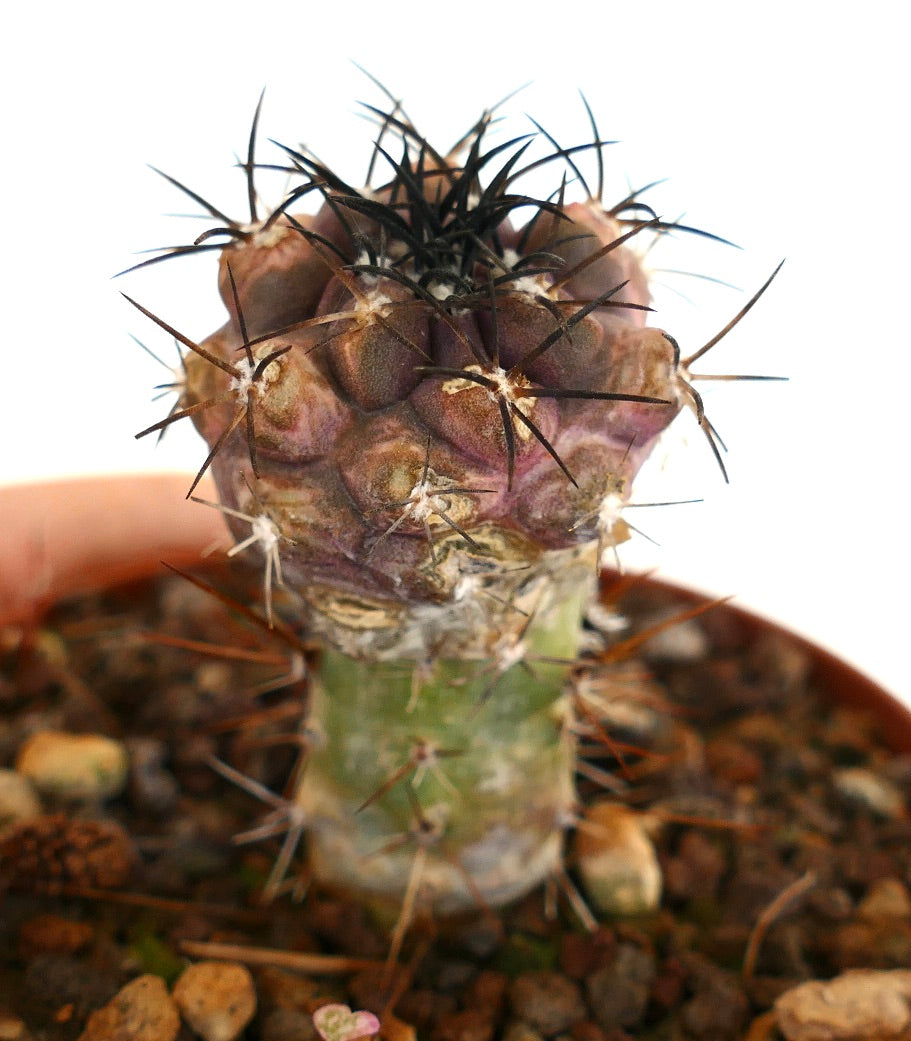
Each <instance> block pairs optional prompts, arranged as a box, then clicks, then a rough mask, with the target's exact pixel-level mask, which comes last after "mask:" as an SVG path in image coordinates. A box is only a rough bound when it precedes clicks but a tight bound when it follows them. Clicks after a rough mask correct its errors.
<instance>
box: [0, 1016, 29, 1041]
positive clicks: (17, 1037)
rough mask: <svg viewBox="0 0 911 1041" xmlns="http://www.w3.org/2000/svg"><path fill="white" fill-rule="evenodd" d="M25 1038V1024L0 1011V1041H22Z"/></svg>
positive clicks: (26, 1033)
mask: <svg viewBox="0 0 911 1041" xmlns="http://www.w3.org/2000/svg"><path fill="white" fill-rule="evenodd" d="M27 1036H28V1028H27V1027H26V1025H25V1022H24V1021H23V1020H21V1019H20V1018H19V1017H18V1016H13V1015H10V1014H9V1013H8V1012H4V1011H3V1010H2V1009H0V1041H24V1039H25V1038H26V1037H27Z"/></svg>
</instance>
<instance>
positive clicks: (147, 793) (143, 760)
mask: <svg viewBox="0 0 911 1041" xmlns="http://www.w3.org/2000/svg"><path fill="white" fill-rule="evenodd" d="M126 748H127V751H128V754H129V758H130V775H129V793H130V801H131V802H132V804H133V806H134V807H135V808H136V809H138V810H143V811H146V812H149V813H154V814H156V815H157V816H164V815H165V814H169V813H172V812H173V811H174V809H175V807H176V806H177V800H178V797H179V795H180V786H179V785H178V784H177V780H176V778H175V777H174V775H173V774H172V773H171V772H170V771H169V770H167V769H166V768H165V766H164V761H165V758H166V756H167V751H168V750H167V746H166V745H165V743H164V742H163V741H160V740H159V739H158V738H154V737H131V738H128V739H127V741H126Z"/></svg>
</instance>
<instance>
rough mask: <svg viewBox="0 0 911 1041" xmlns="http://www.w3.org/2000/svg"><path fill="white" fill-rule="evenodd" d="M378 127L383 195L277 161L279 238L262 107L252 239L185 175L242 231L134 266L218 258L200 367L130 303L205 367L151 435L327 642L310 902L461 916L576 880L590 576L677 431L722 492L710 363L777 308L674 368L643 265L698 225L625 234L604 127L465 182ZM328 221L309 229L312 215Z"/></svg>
mask: <svg viewBox="0 0 911 1041" xmlns="http://www.w3.org/2000/svg"><path fill="white" fill-rule="evenodd" d="M586 107H587V106H586ZM369 112H370V113H371V115H372V116H373V117H374V118H375V119H376V121H377V123H378V126H379V134H378V138H377V141H376V143H375V146H374V152H373V159H372V161H371V176H368V187H366V188H360V189H359V188H355V187H352V186H351V185H350V184H348V183H347V182H346V181H345V180H343V179H342V178H341V177H340V176H339V175H337V174H336V173H334V172H333V171H332V170H330V169H328V168H327V167H326V166H325V165H323V164H322V163H321V162H320V161H319V160H317V159H316V158H315V157H314V156H313V155H312V154H310V153H309V152H308V151H306V150H303V149H295V148H284V159H283V165H284V167H285V168H286V169H287V170H288V171H289V172H290V173H291V174H292V176H293V177H294V178H295V179H296V183H297V186H296V187H294V188H293V189H292V190H291V191H290V192H289V193H288V195H287V197H286V198H285V199H284V201H283V202H282V203H281V205H280V206H278V207H277V208H276V209H274V210H273V211H271V212H270V213H269V214H268V215H266V216H265V217H263V216H261V214H260V213H259V206H258V201H257V197H256V192H255V189H254V187H253V177H254V171H255V170H256V168H257V163H256V160H255V156H254V147H255V142H256V135H257V123H258V119H259V108H257V113H256V118H255V119H254V124H253V130H252V132H251V136H250V146H249V152H248V155H247V159H246V162H245V164H243V165H244V166H245V169H246V174H247V178H248V185H249V201H250V220H249V221H248V222H246V223H240V222H236V221H231V220H228V219H227V218H226V217H225V216H224V215H223V214H222V213H221V212H220V211H218V210H217V209H215V208H214V207H212V206H210V205H209V204H208V203H205V201H204V200H203V199H202V198H201V197H200V196H198V195H196V194H195V193H194V192H191V191H190V190H189V189H187V188H185V187H184V186H183V185H182V184H181V183H180V182H178V181H174V180H173V178H170V177H168V179H169V180H171V181H172V183H173V184H174V185H175V186H176V187H178V188H179V189H181V190H183V191H184V192H186V193H188V194H189V195H191V197H192V198H193V199H195V200H196V201H197V202H199V203H201V204H203V205H204V206H205V208H206V209H207V210H208V211H209V212H210V213H211V214H213V215H214V216H215V217H216V219H218V220H219V221H221V222H222V225H221V226H219V227H217V228H215V229H213V230H212V231H210V232H207V233H206V234H205V235H203V236H201V237H200V238H199V239H198V240H197V241H196V242H195V243H194V244H192V245H189V246H186V247H179V248H177V249H173V250H169V251H166V252H164V253H162V254H161V255H160V256H158V257H155V258H154V259H153V260H152V261H145V262H144V263H146V264H147V263H154V262H155V261H157V260H161V259H165V258H167V257H171V256H174V255H175V254H176V255H180V254H185V253H193V252H196V251H200V250H210V249H216V250H217V251H218V253H219V288H220V291H221V295H222V297H223V300H224V303H225V305H226V307H227V310H228V312H229V320H228V322H227V323H226V324H225V325H224V327H223V328H221V329H220V330H218V331H217V332H215V333H214V334H212V335H211V336H209V337H208V338H207V339H205V340H203V341H201V342H196V341H194V340H192V339H190V338H189V337H187V336H185V335H184V334H183V333H181V332H179V331H177V330H175V329H173V328H172V327H171V326H170V325H168V324H167V323H166V322H165V321H163V320H162V319H161V318H159V317H158V316H156V315H154V314H153V313H152V312H151V311H149V310H147V309H146V308H145V307H143V306H142V305H140V304H138V303H135V301H131V302H133V303H135V306H136V307H138V308H139V310H140V311H142V312H143V313H144V314H145V315H146V316H148V318H150V319H151V320H152V321H153V322H155V323H156V324H157V325H159V326H160V327H161V328H163V329H164V330H166V331H167V332H169V333H171V334H173V335H174V336H175V337H176V338H177V339H178V340H179V341H180V342H181V343H182V344H183V345H184V346H185V347H186V348H187V353H186V355H185V358H184V372H183V375H182V378H181V380H180V381H179V384H178V385H177V390H178V392H179V400H178V402H177V404H176V405H175V407H174V408H173V409H172V410H171V412H170V413H169V414H168V416H167V417H166V418H164V419H162V420H161V421H160V422H158V423H156V424H154V425H153V426H151V427H149V428H148V429H146V430H143V431H141V432H140V433H139V434H138V435H137V436H138V437H142V436H144V435H147V434H150V433H153V432H156V431H157V432H163V431H164V430H165V429H166V428H167V427H168V426H169V425H170V424H172V423H174V422H176V421H177V420H179V419H182V418H185V417H190V418H191V419H192V421H193V422H194V423H195V425H196V427H197V429H198V430H199V432H200V434H201V435H202V436H203V438H204V439H205V441H206V442H207V444H208V447H209V453H208V456H207V457H206V459H205V461H204V462H203V464H202V466H201V467H200V469H199V471H198V474H197V477H196V480H194V482H193V486H192V487H191V489H190V494H192V493H193V492H195V490H196V485H197V483H198V481H199V479H200V477H201V476H202V475H203V474H204V473H205V472H206V471H207V470H211V472H212V474H213V475H214V478H215V481H216V484H217V486H218V489H219V494H220V500H221V501H220V503H219V504H217V505H218V508H220V509H222V510H223V512H224V513H225V515H226V518H227V520H228V523H229V525H230V527H231V529H232V531H233V533H234V535H235V536H236V539H237V545H236V546H235V548H234V550H233V551H232V552H240V551H246V550H250V551H255V552H257V553H259V555H260V557H261V559H262V563H263V568H264V599H265V610H266V614H267V616H268V619H269V622H270V624H272V622H273V614H274V608H273V603H272V600H273V591H274V586H276V585H281V586H283V587H284V588H285V589H286V590H288V591H289V594H290V596H289V598H288V602H290V603H292V606H293V610H294V621H293V624H294V625H295V627H296V628H298V629H299V630H300V631H301V632H305V633H306V634H307V636H308V638H313V639H318V640H319V642H320V644H321V651H320V653H319V656H318V660H317V661H316V662H315V663H314V665H313V669H312V672H311V693H310V704H309V707H308V722H307V727H306V736H307V741H308V751H307V756H306V762H305V768H304V769H303V771H302V777H301V780H300V783H299V786H298V789H297V794H296V804H297V805H296V813H297V816H298V819H299V820H301V821H302V822H303V824H304V827H305V829H306V832H307V842H308V860H309V869H310V871H311V872H312V875H313V876H314V877H315V878H316V879H318V880H319V881H321V882H323V883H325V884H328V885H331V886H334V887H336V888H340V889H343V890H345V891H349V892H351V893H354V894H356V895H357V896H358V897H360V898H361V899H363V900H367V901H371V902H374V903H383V902H391V904H392V905H393V906H398V905H400V904H402V903H403V902H404V904H405V906H406V907H407V908H408V909H409V911H410V912H411V911H416V910H423V911H426V912H429V913H433V914H436V915H446V914H452V913H457V912H460V911H463V910H466V909H470V908H473V907H477V906H479V905H480V906H496V905H500V904H503V903H504V902H506V901H509V900H512V899H514V898H516V897H517V896H519V895H520V894H523V893H525V892H526V891H528V890H529V889H530V888H531V887H533V886H535V885H536V884H537V883H539V882H540V881H541V880H543V879H545V878H547V877H548V876H550V875H553V874H554V873H556V872H559V871H560V870H561V864H562V859H561V858H562V855H563V845H564V838H565V833H566V831H567V829H568V828H569V827H570V826H571V824H572V822H573V820H574V815H575V813H576V804H575V795H574V785H573V775H574V740H573V732H574V726H573V712H574V702H573V696H572V687H571V679H572V673H573V669H574V665H575V663H576V662H577V659H578V655H579V647H580V635H581V632H582V620H583V616H584V613H585V611H586V608H587V606H588V605H589V603H590V601H591V598H592V595H593V591H594V587H595V581H596V576H597V570H598V566H599V562H600V560H601V558H602V556H603V555H604V553H607V552H612V551H613V549H614V548H615V547H616V545H617V544H619V543H621V542H622V541H623V540H624V539H625V538H627V537H628V534H629V529H628V527H627V525H626V523H625V521H624V520H623V517H622V511H623V507H624V505H625V504H627V503H628V502H629V499H630V494H631V489H632V486H633V481H634V478H635V476H636V474H637V472H638V470H639V469H640V467H641V465H642V464H643V462H644V460H645V459H646V457H647V456H648V455H649V453H650V451H651V450H652V448H653V446H654V445H655V443H656V440H657V439H658V438H659V436H660V435H661V433H662V431H664V430H665V429H666V428H667V427H668V425H669V424H670V423H671V422H672V421H673V420H674V419H675V417H676V416H677V415H678V414H679V413H680V412H681V411H682V410H683V409H685V408H688V409H689V410H691V411H692V412H693V413H694V414H695V416H696V419H697V421H698V423H699V425H700V426H701V428H702V429H703V431H704V432H705V434H706V436H707V438H708V441H709V443H710V444H711V446H712V449H713V451H714V452H715V455H716V457H717V458H718V460H719V463H720V454H719V451H718V440H717V437H716V435H715V432H714V430H713V428H712V426H711V424H710V423H709V421H708V420H707V419H706V417H705V414H704V411H703V408H702V402H701V399H700V397H699V395H698V393H697V391H696V390H695V389H694V387H693V382H692V381H693V379H694V378H695V377H694V376H693V374H692V373H691V372H690V365H691V364H692V362H693V361H694V360H695V359H696V358H698V357H701V356H702V355H703V354H704V353H705V351H706V350H707V349H708V348H709V347H711V346H712V345H713V344H714V343H715V342H717V340H718V339H720V337H721V336H722V335H724V333H726V332H727V331H728V330H729V329H730V328H731V327H732V326H733V325H734V324H735V323H736V321H738V320H739V318H740V317H741V316H742V315H743V314H745V313H746V311H747V310H748V309H749V308H750V307H751V306H752V304H753V302H755V300H756V299H757V298H758V296H759V295H760V294H761V292H762V291H763V290H764V289H765V286H763V289H761V290H760V291H759V293H757V294H756V296H754V297H753V299H752V300H751V301H750V302H749V303H748V304H747V306H746V307H745V308H743V310H742V311H741V312H740V314H738V315H737V316H735V318H734V319H733V320H732V321H731V322H729V323H728V325H727V326H726V327H725V328H724V329H723V330H722V332H721V333H720V334H719V335H718V336H717V337H715V338H714V339H713V340H712V341H710V342H709V344H707V345H705V346H704V347H703V348H701V349H700V350H698V351H696V352H695V353H694V354H693V355H692V356H691V357H689V358H683V357H682V356H681V352H680V349H679V347H678V345H677V343H676V341H675V340H674V339H673V337H672V336H671V335H670V334H668V333H667V332H665V331H663V330H661V329H659V328H654V327H651V326H649V325H647V324H646V320H647V319H648V318H649V315H650V307H649V300H650V294H649V286H648V279H647V276H646V272H645V270H644V268H643V265H642V262H641V260H640V257H639V255H638V254H637V252H636V248H635V247H636V245H637V243H638V242H640V241H642V240H644V239H645V238H647V237H649V236H651V235H653V234H661V233H663V232H666V231H669V230H675V229H678V228H679V227H680V226H679V225H676V224H673V223H667V222H664V221H662V220H661V219H660V218H659V217H658V216H657V215H656V214H655V213H653V212H652V211H651V210H650V209H649V207H648V206H646V205H645V204H644V203H643V202H642V201H641V200H640V199H639V197H638V195H637V194H634V195H631V196H629V197H627V198H625V199H623V200H621V201H620V202H619V203H618V204H616V205H614V206H611V207H608V206H606V205H605V204H604V202H603V201H602V181H603V165H602V158H601V157H602V149H603V147H604V145H605V142H604V141H603V140H602V139H601V137H600V134H599V133H598V129H597V127H596V125H595V122H594V119H591V125H592V132H593V139H592V140H591V141H590V142H589V143H587V144H585V145H583V146H580V147H576V148H563V147H561V146H560V145H559V144H557V142H556V141H555V140H554V139H553V138H552V137H551V136H550V135H549V134H547V133H546V132H545V131H543V130H542V129H541V128H538V127H536V133H535V134H532V135H523V136H520V137H514V138H512V139H511V140H507V141H505V142H501V143H498V144H489V133H488V132H489V130H490V126H491V123H492V122H493V113H492V112H490V111H489V112H486V113H484V114H483V116H482V117H481V118H480V119H479V120H478V121H477V123H475V124H474V126H473V127H472V128H471V130H470V131H469V132H468V133H467V134H466V135H465V137H464V138H463V139H462V140H461V141H459V142H458V143H457V145H456V146H455V147H454V148H453V149H451V150H450V151H448V152H446V153H443V152H440V151H437V150H436V149H435V148H434V147H433V146H432V145H431V144H430V142H429V141H427V140H426V139H425V138H424V137H422V136H421V135H420V134H419V133H418V132H417V130H416V129H415V128H414V126H413V124H412V123H411V122H410V120H409V119H408V118H407V117H406V116H405V114H404V113H403V112H402V110H401V108H400V106H398V105H397V104H396V105H395V106H394V107H393V109H392V111H389V112H382V111H380V110H379V109H373V108H369ZM589 116H590V117H591V112H590V111H589ZM534 137H537V138H538V140H539V141H540V140H542V139H543V140H544V141H545V142H546V144H545V151H546V154H545V155H544V156H543V157H542V158H539V159H536V160H535V159H531V158H529V157H528V155H527V151H528V148H529V145H530V144H531V143H532V138H534ZM387 146H388V148H387ZM585 152H589V153H591V154H592V155H593V156H594V157H595V158H596V160H597V169H598V182H597V184H596V185H595V186H594V189H593V190H592V189H591V188H590V187H589V185H588V184H587V182H586V181H585V179H584V177H583V176H582V174H581V171H580V169H579V166H578V164H577V159H578V157H579V156H580V155H581V154H582V153H585ZM380 162H383V163H385V164H387V165H388V168H389V170H390V174H389V179H388V180H387V181H386V183H383V184H382V185H381V186H379V187H371V186H369V181H370V180H371V179H372V171H373V169H374V168H375V167H376V166H377V165H379V164H380ZM548 165H550V166H558V167H562V169H563V171H564V172H563V174H562V182H561V181H559V180H558V181H557V182H556V185H555V191H554V192H553V194H552V195H551V196H549V197H548V198H546V199H538V198H533V197H530V196H528V195H526V194H523V192H522V190H521V187H520V184H521V181H522V178H523V176H524V175H525V174H526V173H528V172H529V171H531V170H532V169H534V168H536V167H540V166H545V167H546V166H548ZM567 175H569V178H570V179H575V180H577V181H578V183H579V185H580V187H581V189H582V192H583V194H584V195H585V197H584V198H583V199H582V200H581V201H568V200H567V195H568V191H569V189H568V188H567V180H568V177H567ZM308 198H309V199H316V200H318V202H319V205H318V208H315V210H316V211H315V213H314V212H297V211H298V209H299V208H300V209H302V210H303V209H305V204H306V202H307V201H308ZM313 209H314V207H310V210H313ZM684 230H690V231H691V230H693V229H684ZM137 266H140V267H141V266H143V265H137ZM773 277H774V276H773ZM769 281H771V279H770V280H769ZM766 285H768V283H766ZM722 470H723V467H722ZM200 501H202V502H205V500H200ZM208 505H209V506H212V505H216V504H214V503H208ZM283 611H285V612H286V608H284V607H283ZM283 617H285V618H287V613H285V615H284V616H283ZM282 624H286V623H285V622H283V623H282Z"/></svg>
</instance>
